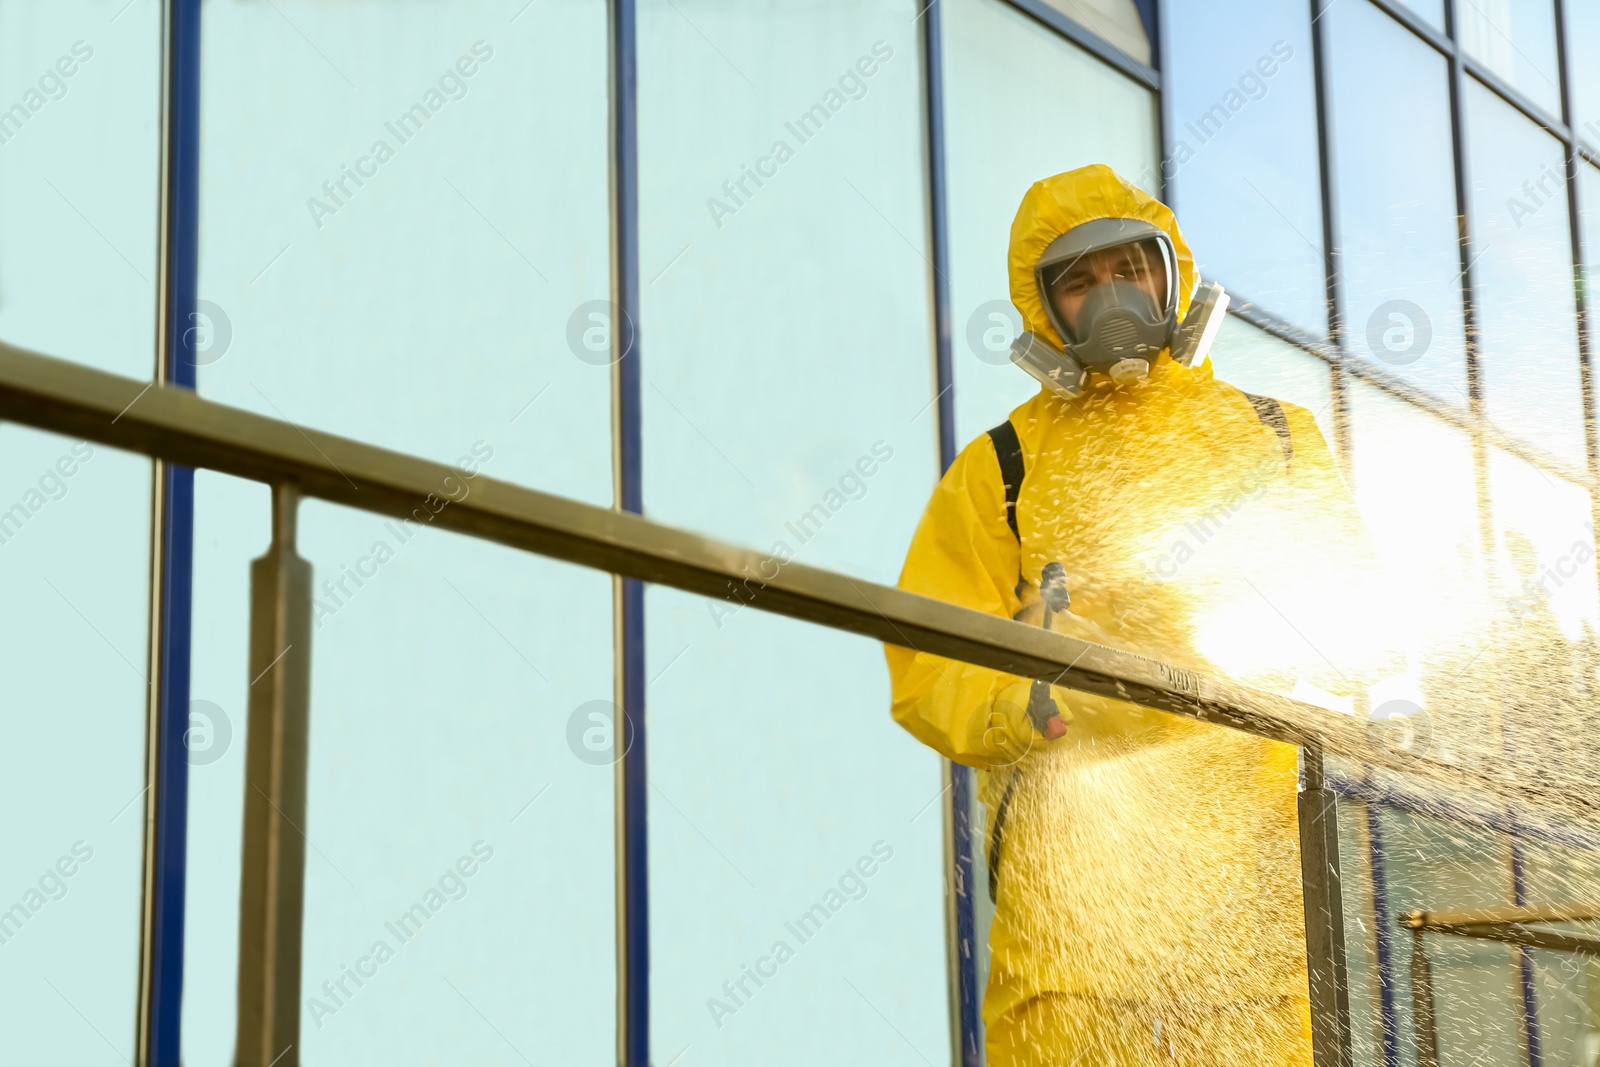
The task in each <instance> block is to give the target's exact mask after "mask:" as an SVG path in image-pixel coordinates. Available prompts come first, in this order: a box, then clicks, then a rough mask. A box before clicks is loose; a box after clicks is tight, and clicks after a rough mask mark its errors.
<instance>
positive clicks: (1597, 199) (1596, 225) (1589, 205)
mask: <svg viewBox="0 0 1600 1067" xmlns="http://www.w3.org/2000/svg"><path fill="white" fill-rule="evenodd" d="M1578 206H1579V212H1580V214H1579V219H1580V221H1581V222H1582V224H1583V232H1582V237H1581V239H1582V241H1583V278H1584V293H1585V295H1586V297H1587V300H1588V312H1589V314H1590V315H1594V314H1595V313H1596V312H1600V169H1596V168H1594V167H1591V166H1580V167H1579V168H1578Z"/></svg>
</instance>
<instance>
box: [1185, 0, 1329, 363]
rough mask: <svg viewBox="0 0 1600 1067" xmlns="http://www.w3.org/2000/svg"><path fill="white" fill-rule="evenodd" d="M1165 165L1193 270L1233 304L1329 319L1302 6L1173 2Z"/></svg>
mask: <svg viewBox="0 0 1600 1067" xmlns="http://www.w3.org/2000/svg"><path fill="white" fill-rule="evenodd" d="M1164 14H1165V15H1166V17H1168V18H1170V19H1171V27H1172V32H1171V35H1170V36H1171V40H1172V41H1173V42H1174V47H1173V53H1174V54H1173V55H1172V56H1171V57H1169V59H1168V61H1167V74H1168V77H1170V78H1171V79H1172V81H1171V86H1172V88H1171V90H1170V91H1171V92H1172V93H1173V94H1174V114H1175V117H1176V126H1175V128H1174V129H1173V130H1172V131H1171V133H1172V141H1173V149H1172V157H1171V159H1170V160H1167V161H1165V162H1164V163H1163V171H1164V173H1167V174H1168V176H1169V177H1171V180H1172V181H1173V183H1174V184H1175V185H1176V187H1177V204H1176V207H1177V210H1178V218H1179V222H1180V223H1181V224H1182V225H1183V228H1184V232H1185V234H1186V235H1187V236H1188V238H1189V242H1190V244H1191V245H1192V246H1193V247H1194V251H1195V258H1196V261H1197V262H1198V263H1199V265H1200V273H1201V274H1202V275H1203V276H1204V277H1207V278H1214V279H1216V280H1217V281H1220V282H1222V284H1224V285H1226V286H1227V287H1228V289H1229V291H1230V292H1231V293H1233V295H1234V300H1235V301H1242V302H1248V303H1251V304H1254V305H1257V306H1259V307H1260V308H1261V309H1263V310H1265V311H1268V312H1271V313H1272V314H1274V315H1277V316H1279V317H1281V318H1284V319H1287V320H1288V321H1290V322H1292V323H1294V324H1295V325H1297V326H1300V327H1303V328H1305V329H1307V330H1310V331H1311V332H1312V333H1314V334H1317V335H1321V334H1324V333H1326V331H1327V327H1328V314H1327V293H1326V284H1325V276H1326V268H1325V266H1324V261H1323V254H1322V253H1323V249H1322V203H1321V196H1320V193H1319V190H1320V189H1321V182H1320V180H1319V176H1318V163H1317V159H1318V149H1317V112H1316V99H1315V93H1314V88H1313V78H1312V69H1311V26H1310V21H1311V13H1310V7H1309V5H1305V4H1284V5H1278V4H1274V5H1262V4H1259V3H1256V2H1255V0H1223V2H1220V3H1212V4H1174V5H1171V9H1170V10H1169V11H1166V12H1164Z"/></svg>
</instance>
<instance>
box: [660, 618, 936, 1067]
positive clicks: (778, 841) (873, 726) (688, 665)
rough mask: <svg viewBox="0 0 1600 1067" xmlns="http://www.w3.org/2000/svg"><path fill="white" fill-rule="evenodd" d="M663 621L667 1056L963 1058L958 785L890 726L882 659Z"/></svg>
mask: <svg viewBox="0 0 1600 1067" xmlns="http://www.w3.org/2000/svg"><path fill="white" fill-rule="evenodd" d="M645 603H646V634H647V637H648V642H649V644H648V649H647V652H646V660H647V664H648V667H647V673H648V674H649V676H650V687H649V690H648V695H647V699H648V700H649V716H650V731H649V738H650V784H651V789H650V799H649V804H650V896H651V934H650V938H651V977H652V981H651V1013H652V1015H651V1029H652V1043H653V1045H654V1048H655V1052H654V1058H655V1059H656V1061H657V1062H661V1063H666V1062H669V1061H671V1060H672V1059H673V1058H674V1057H676V1056H678V1055H680V1054H681V1053H682V1052H683V1050H684V1049H685V1048H686V1047H688V1048H692V1050H693V1051H692V1052H691V1053H690V1054H689V1055H690V1056H692V1057H693V1058H694V1059H695V1060H697V1061H698V1062H702V1063H709V1064H743V1063H751V1062H762V1063H771V1064H813V1063H822V1062H836V1063H838V1062H870V1063H889V1064H902V1065H905V1067H912V1065H915V1064H921V1063H923V1061H924V1060H926V1061H929V1062H934V1063H937V1062H940V1061H941V1060H947V1059H948V1058H949V1047H950V1023H949V1016H948V1011H947V985H946V979H945V967H946V957H945V933H944V902H943V898H942V889H943V884H944V874H943V867H944V845H943V831H942V829H941V823H942V819H943V815H942V800H943V789H944V783H943V781H942V774H941V767H940V762H939V759H938V758H937V756H936V754H935V753H934V752H933V751H932V750H931V749H928V748H925V747H923V746H921V745H919V744H918V743H917V742H916V741H915V740H913V739H912V738H911V737H909V736H907V735H906V733H905V732H904V731H903V730H902V729H901V728H900V727H899V726H898V725H896V724H895V722H894V721H893V720H892V719H891V718H890V717H889V714H888V708H889V687H888V678H887V675H886V673H885V671H884V668H883V649H882V647H881V646H880V645H878V644H876V643H874V642H871V641H868V640H865V639H863V638H860V637H856V636H853V635H851V634H846V633H842V632H839V631H835V630H828V629H825V628H822V627H818V626H810V625H807V624H804V623H799V622H795V621H792V620H789V619H783V618H780V617H777V616H773V615H768V614H766V613H765V612H762V611H759V610H756V609H754V608H749V607H738V606H737V605H726V604H723V603H721V602H713V601H708V600H706V599H705V598H703V597H697V596H689V595H686V594H683V593H678V592H674V591H672V590H667V589H659V588H651V589H649V590H648V591H647V593H646V598H645ZM730 608H731V609H732V610H733V611H734V613H732V614H729V613H727V612H728V610H729V609H730ZM752 713H754V714H755V715H756V718H754V719H753V718H751V716H752ZM846 739H848V740H846ZM711 768H715V770H714V771H712V770H711ZM858 865H860V866H858ZM819 909H820V910H819ZM780 946H783V947H780ZM791 955H792V956H793V959H792V960H791V959H790V958H789V957H790V956H791ZM750 974H757V975H759V976H760V980H757V979H753V978H749V977H748V975H750ZM774 975H776V977H774ZM768 987H770V988H768ZM824 1016H825V1017H826V1018H827V1019H828V1025H827V1026H822V1027H819V1026H817V1025H816V1021H817V1019H818V1018H820V1017H824ZM897 1031H898V1033H897ZM686 1059H687V1058H686Z"/></svg>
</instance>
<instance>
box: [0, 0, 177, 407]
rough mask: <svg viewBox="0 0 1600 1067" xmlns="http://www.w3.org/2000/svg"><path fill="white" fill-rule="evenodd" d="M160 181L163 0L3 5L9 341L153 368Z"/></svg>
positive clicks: (2, 189)
mask: <svg viewBox="0 0 1600 1067" xmlns="http://www.w3.org/2000/svg"><path fill="white" fill-rule="evenodd" d="M110 175H115V180H108V176H110ZM160 176H161V5H160V4H148V3H147V4H133V5H129V4H128V3H126V0H55V2H52V3H48V4H41V3H37V2H34V0H4V2H0V233H4V235H5V237H4V240H0V340H4V341H6V342H7V343H9V344H14V345H20V346H21V347H23V348H31V349H33V350H35V351H37V352H43V353H45V354H46V355H52V356H57V357H59V358H62V359H71V360H76V361H78V362H80V363H87V364H90V365H91V366H95V367H99V368H100V369H102V370H108V371H113V372H115V373H117V374H123V375H127V376H128V377H130V378H148V377H150V375H151V371H152V369H153V368H154V366H155V321H156V320H155V315H156V304H157V297H156V285H157V283H158V281H159V271H158V265H157V262H156V255H157V251H156V250H157V244H158V240H159V237H160V225H159V223H158V221H157V214H158V211H159V208H160V195H159V188H158V185H159V181H160Z"/></svg>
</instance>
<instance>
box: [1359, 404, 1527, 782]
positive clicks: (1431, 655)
mask: <svg viewBox="0 0 1600 1067" xmlns="http://www.w3.org/2000/svg"><path fill="white" fill-rule="evenodd" d="M1349 404H1350V430H1351V451H1352V468H1353V469H1352V473H1353V480H1354V483H1355V484H1354V489H1355V496H1356V503H1357V505H1358V506H1359V507H1360V509H1361V518H1362V521H1363V522H1364V523H1365V524H1366V528H1367V532H1368V533H1369V534H1370V535H1371V537H1372V541H1373V545H1374V547H1375V548H1376V549H1377V551H1378V554H1379V556H1380V558H1381V559H1382V562H1383V567H1384V571H1383V573H1384V583H1385V588H1386V595H1385V603H1386V604H1387V605H1388V613H1389V614H1391V615H1393V616H1394V617H1396V618H1398V619H1399V620H1400V625H1398V626H1397V627H1395V629H1394V631H1393V636H1394V640H1395V644H1396V653H1397V658H1398V662H1397V663H1396V664H1395V667H1396V669H1395V671H1394V672H1393V673H1392V674H1391V675H1390V676H1389V677H1387V678H1385V679H1383V680H1382V681H1381V682H1380V683H1379V684H1377V685H1375V686H1374V687H1373V689H1372V691H1371V693H1370V696H1369V699H1368V703H1369V705H1370V707H1371V709H1372V712H1373V715H1374V717H1375V718H1380V719H1382V718H1388V717H1391V716H1392V715H1394V714H1396V713H1401V712H1403V711H1404V710H1406V708H1407V705H1410V706H1411V707H1414V708H1416V709H1420V710H1422V711H1425V713H1426V715H1427V716H1428V719H1427V733H1428V736H1427V741H1428V744H1429V745H1430V747H1431V748H1432V750H1433V751H1434V752H1435V753H1436V754H1437V755H1439V756H1440V757H1441V758H1444V759H1458V758H1461V757H1463V756H1468V755H1476V754H1482V753H1485V752H1494V751H1497V749H1496V746H1497V745H1498V738H1497V737H1496V736H1495V735H1494V733H1493V732H1492V730H1491V729H1489V728H1488V718H1487V717H1486V715H1485V708H1486V706H1487V705H1488V704H1489V703H1491V702H1492V701H1491V699H1490V697H1489V695H1488V694H1487V693H1485V692H1482V691H1480V690H1481V688H1482V687H1479V686H1475V685H1470V684H1468V683H1469V682H1473V681H1475V680H1476V678H1477V675H1474V674H1471V673H1469V672H1468V668H1469V667H1471V666H1474V665H1476V664H1477V661H1478V660H1479V659H1480V657H1481V656H1482V654H1483V652H1484V642H1485V641H1486V634H1487V633H1488V632H1489V631H1488V627H1489V625H1490V622H1491V619H1492V618H1493V617H1494V615H1495V614H1496V613H1497V611H1498V608H1499V605H1498V604H1497V603H1495V602H1494V601H1493V599H1492V597H1491V594H1490V590H1489V587H1488V582H1487V576H1486V574H1485V573H1484V566H1483V553H1482V550H1481V548H1480V544H1479V540H1480V534H1479V525H1478V492H1477V485H1478V483H1477V473H1476V469H1475V467H1474V464H1473V457H1472V444H1471V441H1470V440H1469V439H1468V437H1467V435H1466V434H1465V433H1463V432H1461V431H1460V430H1457V429H1456V428H1455V427H1453V426H1451V425H1449V424H1448V423H1446V422H1444V421H1443V420H1442V419H1440V418H1438V417H1437V416H1434V415H1432V414H1429V413H1428V412H1426V411H1423V410H1421V409H1419V408H1416V407H1414V406H1412V405H1411V404H1408V403H1406V402H1405V401H1403V400H1399V399H1396V398H1394V397H1392V396H1390V395H1388V394H1387V393H1384V392H1381V391H1380V390H1378V389H1375V388H1373V387H1372V386H1369V385H1365V384H1363V383H1362V382H1360V381H1351V382H1350V383H1349ZM1391 702H1394V703H1391Z"/></svg>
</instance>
